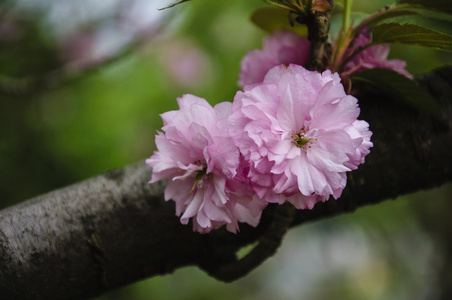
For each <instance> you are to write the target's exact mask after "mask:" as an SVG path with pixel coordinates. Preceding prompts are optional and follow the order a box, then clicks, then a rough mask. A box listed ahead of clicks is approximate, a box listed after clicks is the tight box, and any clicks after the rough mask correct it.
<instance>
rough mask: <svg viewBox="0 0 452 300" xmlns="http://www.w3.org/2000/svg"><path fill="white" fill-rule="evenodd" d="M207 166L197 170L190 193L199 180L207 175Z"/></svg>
mask: <svg viewBox="0 0 452 300" xmlns="http://www.w3.org/2000/svg"><path fill="white" fill-rule="evenodd" d="M206 172H207V167H204V168H203V169H202V170H199V171H196V176H195V182H194V183H193V187H192V188H191V190H190V193H191V192H193V190H194V189H195V187H196V186H197V185H198V182H199V181H200V180H201V179H202V178H203V177H204V175H206Z"/></svg>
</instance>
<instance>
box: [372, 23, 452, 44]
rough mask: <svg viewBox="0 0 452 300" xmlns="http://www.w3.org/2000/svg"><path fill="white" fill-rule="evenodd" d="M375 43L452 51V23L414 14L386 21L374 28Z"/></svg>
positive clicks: (373, 38) (373, 40) (373, 39)
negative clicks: (400, 44)
mask: <svg viewBox="0 0 452 300" xmlns="http://www.w3.org/2000/svg"><path fill="white" fill-rule="evenodd" d="M371 29H372V33H373V37H372V42H373V43H402V44H411V45H418V46H424V47H430V48H435V49H439V50H446V51H452V22H451V21H449V20H445V19H434V18H430V17H426V16H424V15H419V14H414V15H405V16H399V17H395V18H391V19H387V20H384V21H383V22H380V23H378V24H377V25H375V26H373V27H372V28H371Z"/></svg>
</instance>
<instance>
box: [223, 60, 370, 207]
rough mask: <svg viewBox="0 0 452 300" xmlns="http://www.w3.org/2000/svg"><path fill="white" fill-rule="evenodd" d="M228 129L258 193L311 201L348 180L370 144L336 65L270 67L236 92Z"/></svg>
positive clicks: (305, 202)
mask: <svg viewBox="0 0 452 300" xmlns="http://www.w3.org/2000/svg"><path fill="white" fill-rule="evenodd" d="M232 111H233V112H232V114H231V116H230V117H229V122H230V130H229V132H230V135H231V136H232V138H233V140H234V142H235V144H236V145H237V146H238V147H239V149H240V152H241V153H242V155H243V157H244V159H245V160H247V161H248V162H249V165H250V166H249V172H248V178H249V180H250V181H251V182H252V184H253V188H254V190H255V192H256V193H257V194H258V195H259V197H261V198H263V199H265V200H267V201H268V202H277V203H282V202H284V201H285V200H288V201H289V202H291V203H292V204H293V205H294V206H295V207H297V208H299V209H304V208H310V209H311V208H312V207H313V206H314V204H315V203H317V202H318V201H325V200H327V199H328V198H329V196H330V195H332V196H333V197H334V198H335V199H337V198H338V197H339V196H340V195H341V193H342V190H343V189H344V187H345V185H346V180H347V176H346V172H348V171H351V170H354V169H356V168H357V167H358V165H359V164H361V163H363V162H364V156H366V155H367V154H368V153H369V148H370V147H372V143H371V142H370V136H371V134H372V133H371V132H370V131H369V128H368V127H369V125H368V124H367V123H366V122H365V121H360V120H357V118H358V115H359V113H360V110H359V108H358V104H357V99H356V98H355V97H353V96H350V95H346V93H345V92H344V88H343V86H342V84H341V83H340V77H339V75H338V74H337V73H335V74H332V73H331V71H329V70H327V71H325V72H323V73H318V72H311V71H308V70H306V69H305V68H303V67H302V66H299V65H289V66H288V67H286V66H284V65H281V66H277V67H274V68H272V69H271V70H270V71H269V72H268V74H267V75H266V76H265V79H264V81H263V83H261V84H256V85H249V86H246V87H245V91H243V92H238V93H237V94H236V96H235V98H234V102H233V108H232Z"/></svg>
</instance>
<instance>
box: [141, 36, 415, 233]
mask: <svg viewBox="0 0 452 300" xmlns="http://www.w3.org/2000/svg"><path fill="white" fill-rule="evenodd" d="M358 39H359V40H358V41H356V45H359V43H365V40H364V39H366V36H362V37H359V38H358ZM372 48H373V47H370V48H368V49H366V50H364V51H362V52H361V53H360V54H359V55H356V56H355V57H354V58H353V59H351V60H350V62H349V64H350V66H348V65H347V68H349V70H357V69H359V68H368V67H375V66H380V67H381V66H383V65H384V66H385V67H387V68H391V69H394V70H398V71H400V72H401V73H403V72H406V71H405V70H404V65H402V63H399V62H397V61H392V62H391V61H388V60H387V59H386V56H387V51H386V48H381V47H380V48H373V49H372ZM308 54H309V42H308V40H307V39H306V38H304V37H300V36H298V35H296V34H294V33H291V32H276V33H275V35H273V36H271V37H269V38H266V40H265V41H264V49H263V50H254V51H251V52H249V53H248V54H247V56H245V58H244V59H243V61H242V72H241V74H240V81H239V84H240V85H242V86H243V90H241V91H238V92H237V93H236V95H235V97H234V99H233V102H222V103H219V104H217V105H215V106H214V107H212V106H211V105H210V104H209V103H208V102H207V101H206V100H205V99H202V98H199V97H197V96H194V95H190V94H186V95H184V96H182V97H181V98H178V104H179V109H178V110H175V111H169V112H166V113H163V114H162V115H161V117H162V120H163V127H162V132H158V134H157V136H156V138H155V143H156V146H157V151H155V152H154V154H153V155H152V156H151V157H150V158H149V159H147V160H146V163H147V164H148V165H149V166H150V167H152V168H153V173H152V178H151V180H150V182H151V183H152V182H156V181H159V180H162V179H168V183H167V185H166V188H165V192H164V198H165V200H166V201H168V200H173V201H174V202H175V204H176V215H177V216H180V220H181V223H183V224H188V223H189V221H191V222H192V225H193V230H194V231H197V232H200V233H207V232H209V231H211V230H212V229H217V228H219V227H222V226H224V225H225V226H226V229H227V230H228V231H230V232H234V233H235V232H237V231H238V230H239V223H247V224H249V225H251V226H257V225H258V223H259V220H260V217H261V213H262V211H263V210H264V208H265V207H266V206H267V204H268V203H279V204H282V203H284V202H285V201H288V202H290V203H292V204H293V205H294V206H295V207H296V208H298V209H312V208H313V207H314V205H315V204H316V203H317V202H324V201H326V200H328V199H329V198H330V197H333V198H334V199H337V198H338V197H340V195H341V193H342V191H343V189H344V188H345V186H346V182H347V172H349V171H352V170H355V169H357V167H358V165H360V164H362V163H364V158H365V156H366V155H367V154H368V153H369V152H370V151H369V148H370V147H372V146H373V145H372V143H371V141H370V137H371V135H372V132H371V131H369V124H368V123H367V122H365V121H362V120H358V116H359V113H360V109H359V107H358V102H357V99H356V98H355V97H353V96H351V95H347V94H346V92H345V91H344V86H343V85H342V83H341V77H340V76H339V74H338V73H333V72H331V71H330V70H326V71H324V72H323V73H319V72H316V71H309V70H307V69H305V68H304V67H303V65H304V64H305V63H306V61H307V59H308ZM383 56H384V58H383ZM405 74H406V76H409V74H408V73H405Z"/></svg>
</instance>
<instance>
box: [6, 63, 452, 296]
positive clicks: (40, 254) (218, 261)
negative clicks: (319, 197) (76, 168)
mask: <svg viewBox="0 0 452 300" xmlns="http://www.w3.org/2000/svg"><path fill="white" fill-rule="evenodd" d="M421 82H422V85H423V86H425V87H426V88H428V89H429V91H430V92H431V93H432V94H433V95H434V97H435V98H437V99H438V101H439V102H440V106H441V107H442V111H443V113H444V115H445V117H446V119H447V120H448V124H447V126H446V125H444V124H443V123H441V122H439V121H438V120H435V119H432V118H431V117H430V116H428V115H426V114H424V113H422V112H418V111H416V110H413V109H410V108H408V107H406V106H402V105H400V104H398V103H397V102H394V101H392V100H389V99H384V98H383V97H380V96H377V95H372V96H366V97H360V98H359V99H360V106H361V118H362V119H364V120H366V121H368V122H369V124H370V125H371V130H372V131H373V132H374V135H373V138H372V141H373V142H374V145H375V146H374V148H372V152H371V154H370V155H369V156H368V157H366V163H365V164H364V165H362V166H360V168H359V169H358V170H357V171H354V172H353V173H351V174H349V176H348V178H349V179H348V186H347V188H346V189H345V191H344V194H343V197H341V198H340V199H339V200H336V201H335V200H330V201H328V202H326V203H318V204H317V205H316V206H315V207H314V209H313V210H304V211H299V212H298V213H297V215H296V219H295V221H294V224H293V225H296V224H300V223H303V222H306V221H311V220H317V219H320V218H324V217H328V216H332V215H336V214H340V213H343V212H348V211H353V210H354V209H356V208H358V207H360V206H364V205H368V204H372V203H378V202H380V201H382V200H384V199H387V198H393V197H396V196H397V195H401V194H405V193H409V192H413V191H416V190H420V189H427V188H431V187H434V186H438V185H441V184H442V183H444V182H446V181H450V180H451V179H452V151H451V149H452V131H451V130H450V128H451V127H452V121H451V120H452V68H444V69H440V70H437V71H436V72H434V73H431V74H429V75H428V76H426V77H425V78H423V79H421ZM150 176H151V170H150V169H149V168H148V167H147V166H145V164H144V163H143V162H141V163H138V164H135V165H131V166H128V167H125V168H124V169H119V170H114V171H110V172H107V173H106V174H103V175H101V176H99V177H96V178H92V179H89V180H86V181H84V182H81V183H78V184H75V185H73V186H69V187H67V188H64V189H60V190H57V191H54V192H52V193H49V194H46V195H43V196H40V197H37V198H35V199H32V200H29V201H27V202H24V203H22V204H19V205H17V206H14V207H10V208H8V209H5V210H3V211H0V295H2V297H1V298H2V299H49V300H50V299H84V298H89V297H92V296H95V295H98V294H101V293H103V292H105V291H107V290H109V289H113V288H117V287H120V286H123V285H126V284H129V283H131V282H134V281H137V280H140V279H143V278H145V277H150V276H155V275H157V274H165V273H170V272H172V271H173V270H174V269H176V268H179V267H182V266H186V265H198V266H200V267H201V268H203V269H206V270H213V269H218V268H219V267H221V266H222V265H224V266H227V265H228V264H229V263H230V262H231V261H234V259H235V256H234V255H235V254H234V253H235V251H236V250H237V249H238V248H240V247H241V246H243V245H246V244H249V243H252V242H254V241H255V240H256V239H257V238H259V237H260V236H261V235H262V234H263V233H265V231H266V230H267V227H268V226H269V224H270V223H271V222H270V221H271V216H272V210H273V209H274V206H269V208H267V209H266V211H265V212H264V215H263V218H262V221H261V224H260V225H259V226H258V227H257V228H251V227H248V226H244V225H243V226H242V227H241V232H240V233H238V234H237V235H234V234H231V233H228V232H226V231H225V230H216V231H213V232H211V233H210V234H206V235H201V234H198V233H194V232H192V230H191V227H190V226H184V225H181V224H180V222H179V220H178V218H177V217H175V216H174V205H173V203H172V202H168V203H166V202H164V200H163V198H162V194H163V189H164V183H157V184H152V185H149V184H147V181H148V180H149V178H150Z"/></svg>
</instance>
